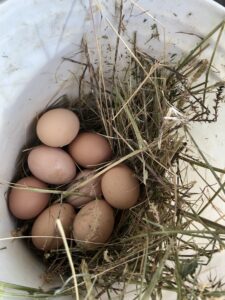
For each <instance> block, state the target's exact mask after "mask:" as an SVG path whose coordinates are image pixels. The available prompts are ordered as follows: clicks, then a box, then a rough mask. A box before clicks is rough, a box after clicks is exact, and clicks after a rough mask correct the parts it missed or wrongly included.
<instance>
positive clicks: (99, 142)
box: [68, 132, 112, 168]
mask: <svg viewBox="0 0 225 300" xmlns="http://www.w3.org/2000/svg"><path fill="white" fill-rule="evenodd" d="M68 150H69V153H70V155H71V156H72V157H73V159H74V160H75V161H76V162H77V163H78V164H79V165H81V166H82V167H85V168H92V167H94V166H96V165H98V164H101V163H104V162H106V161H108V160H109V159H110V158H111V157H112V150H111V147H110V144H109V142H108V141H107V139H106V138H105V137H103V136H101V135H99V134H97V133H93V132H83V133H80V134H78V136H77V137H76V138H75V140H74V141H73V142H72V143H71V144H70V145H69V149H68Z"/></svg>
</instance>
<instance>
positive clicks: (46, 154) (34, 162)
mask: <svg viewBox="0 0 225 300" xmlns="http://www.w3.org/2000/svg"><path fill="white" fill-rule="evenodd" d="M28 166H29V169H30V171H31V173H32V174H33V175H34V176H36V177H37V178H39V179H40V180H42V181H44V182H47V183H51V184H58V185H59V184H65V183H69V182H70V181H71V180H72V179H73V178H74V177H75V175H76V166H75V164H74V162H73V160H72V158H71V157H70V156H69V154H68V153H66V152H65V151H64V150H62V149H60V148H52V147H48V146H44V145H41V146H37V147H35V148H34V149H32V150H31V152H30V153H29V156H28Z"/></svg>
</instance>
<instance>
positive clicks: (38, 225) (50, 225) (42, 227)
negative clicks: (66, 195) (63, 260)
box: [31, 203, 75, 251]
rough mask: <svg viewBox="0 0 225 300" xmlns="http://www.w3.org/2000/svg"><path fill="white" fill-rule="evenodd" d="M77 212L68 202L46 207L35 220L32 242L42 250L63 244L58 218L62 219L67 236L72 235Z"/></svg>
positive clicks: (55, 247)
mask: <svg viewBox="0 0 225 300" xmlns="http://www.w3.org/2000/svg"><path fill="white" fill-rule="evenodd" d="M74 217H75V212H74V209H73V207H72V206H71V205H70V204H67V203H63V204H61V203H59V204H54V205H52V206H50V207H48V208H46V209H45V210H44V211H43V212H42V213H41V214H40V215H39V216H38V217H37V219H36V220H35V222H34V224H33V227H32V232H31V235H32V242H33V244H34V246H35V247H36V248H38V249H40V250H43V251H48V250H53V249H58V248H59V247H61V246H62V244H63V240H62V239H61V238H60V233H59V231H58V228H57V225H56V220H57V219H60V221H61V223H62V226H63V229H64V232H65V235H66V237H69V236H70V232H71V229H72V226H73V221H74Z"/></svg>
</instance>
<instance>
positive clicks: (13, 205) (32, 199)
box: [8, 176, 50, 220]
mask: <svg viewBox="0 0 225 300" xmlns="http://www.w3.org/2000/svg"><path fill="white" fill-rule="evenodd" d="M16 187H20V188H24V189H18V188H16ZM16 187H14V188H12V189H11V191H10V193H9V197H8V204H9V209H10V211H11V213H12V214H13V215H14V216H15V217H16V218H18V219H21V220H29V219H33V218H35V217H36V216H37V215H39V214H40V213H41V212H42V210H43V209H44V208H45V207H46V206H47V205H48V202H49V198H50V194H48V193H43V192H41V193H40V192H37V191H36V192H35V191H31V190H27V189H26V188H37V189H47V188H48V186H47V185H46V184H45V183H43V182H41V181H40V180H38V179H36V178H34V177H32V176H29V177H24V178H22V179H20V180H19V181H17V182H16Z"/></svg>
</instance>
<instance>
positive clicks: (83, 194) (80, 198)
mask: <svg viewBox="0 0 225 300" xmlns="http://www.w3.org/2000/svg"><path fill="white" fill-rule="evenodd" d="M93 175H94V173H93V171H92V170H83V171H81V172H80V173H79V174H78V175H77V177H76V181H75V182H74V183H73V184H71V186H70V187H69V189H68V191H69V190H71V189H73V188H74V187H75V186H76V185H79V184H81V183H82V182H84V181H85V180H87V179H90V178H91V177H92V176H93ZM75 193H78V194H79V195H77V194H74V195H70V196H69V197H68V199H67V201H68V202H69V203H70V204H71V205H73V206H74V207H81V206H83V205H84V204H87V203H88V202H90V201H91V200H94V199H96V198H98V197H100V196H101V195H102V190H101V178H100V177H98V178H95V179H93V180H91V181H89V182H88V183H87V184H86V185H85V186H83V187H81V188H80V189H79V190H78V191H76V192H75Z"/></svg>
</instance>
